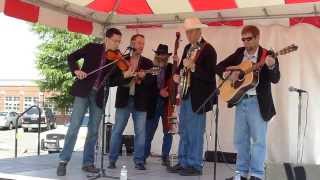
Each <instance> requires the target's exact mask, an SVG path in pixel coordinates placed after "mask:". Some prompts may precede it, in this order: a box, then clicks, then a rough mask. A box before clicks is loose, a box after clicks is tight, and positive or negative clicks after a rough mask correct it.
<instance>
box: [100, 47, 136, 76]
mask: <svg viewBox="0 0 320 180" xmlns="http://www.w3.org/2000/svg"><path fill="white" fill-rule="evenodd" d="M105 58H106V59H107V60H109V61H115V63H116V65H117V66H118V68H119V69H120V70H121V71H127V70H128V69H129V67H130V65H129V62H128V61H127V60H126V59H125V58H124V56H123V55H122V54H121V52H120V50H118V49H117V50H107V51H106V52H105Z"/></svg>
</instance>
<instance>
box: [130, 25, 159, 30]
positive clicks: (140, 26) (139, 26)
mask: <svg viewBox="0 0 320 180" xmlns="http://www.w3.org/2000/svg"><path fill="white" fill-rule="evenodd" d="M161 27H162V25H160V24H136V25H127V26H126V28H127V29H138V28H161Z"/></svg>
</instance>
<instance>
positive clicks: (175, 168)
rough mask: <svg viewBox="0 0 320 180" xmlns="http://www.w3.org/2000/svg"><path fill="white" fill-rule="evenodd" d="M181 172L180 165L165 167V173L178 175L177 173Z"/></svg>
mask: <svg viewBox="0 0 320 180" xmlns="http://www.w3.org/2000/svg"><path fill="white" fill-rule="evenodd" d="M181 170H183V167H182V166H181V165H180V164H176V165H175V166H172V167H171V166H167V171H168V172H169V173H179V171H181Z"/></svg>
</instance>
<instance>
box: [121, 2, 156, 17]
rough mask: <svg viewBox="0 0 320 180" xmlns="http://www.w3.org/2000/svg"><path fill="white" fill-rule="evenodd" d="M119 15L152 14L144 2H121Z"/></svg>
mask: <svg viewBox="0 0 320 180" xmlns="http://www.w3.org/2000/svg"><path fill="white" fill-rule="evenodd" d="M117 12H118V13H119V14H153V12H152V10H151V8H150V6H149V5H148V3H147V1H146V0H134V1H133V0H121V1H120V5H119V7H118V9H117Z"/></svg>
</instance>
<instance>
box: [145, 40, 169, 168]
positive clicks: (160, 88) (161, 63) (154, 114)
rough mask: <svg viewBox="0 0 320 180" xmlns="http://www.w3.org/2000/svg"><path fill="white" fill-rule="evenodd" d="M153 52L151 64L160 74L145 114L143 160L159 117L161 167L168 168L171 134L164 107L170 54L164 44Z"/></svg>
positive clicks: (155, 81) (147, 154)
mask: <svg viewBox="0 0 320 180" xmlns="http://www.w3.org/2000/svg"><path fill="white" fill-rule="evenodd" d="M154 52H155V57H154V62H153V63H154V65H155V66H158V67H160V73H159V75H157V76H156V77H155V78H154V79H155V80H154V86H153V87H154V88H153V90H152V96H151V98H150V106H149V110H148V113H147V122H146V143H145V159H147V158H148V157H149V155H150V149H151V143H152V139H153V136H154V133H155V132H156V130H157V127H158V123H159V119H160V117H161V119H162V127H163V143H162V165H164V166H168V165H169V164H170V161H169V153H170V149H171V145H172V134H170V133H169V130H170V127H169V122H168V118H166V117H165V107H166V106H167V104H168V100H169V99H168V96H169V93H168V86H167V82H168V80H169V79H170V78H172V71H171V70H172V64H171V63H168V60H169V57H170V56H171V55H172V53H169V52H168V45H165V44H159V46H158V48H157V50H154Z"/></svg>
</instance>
